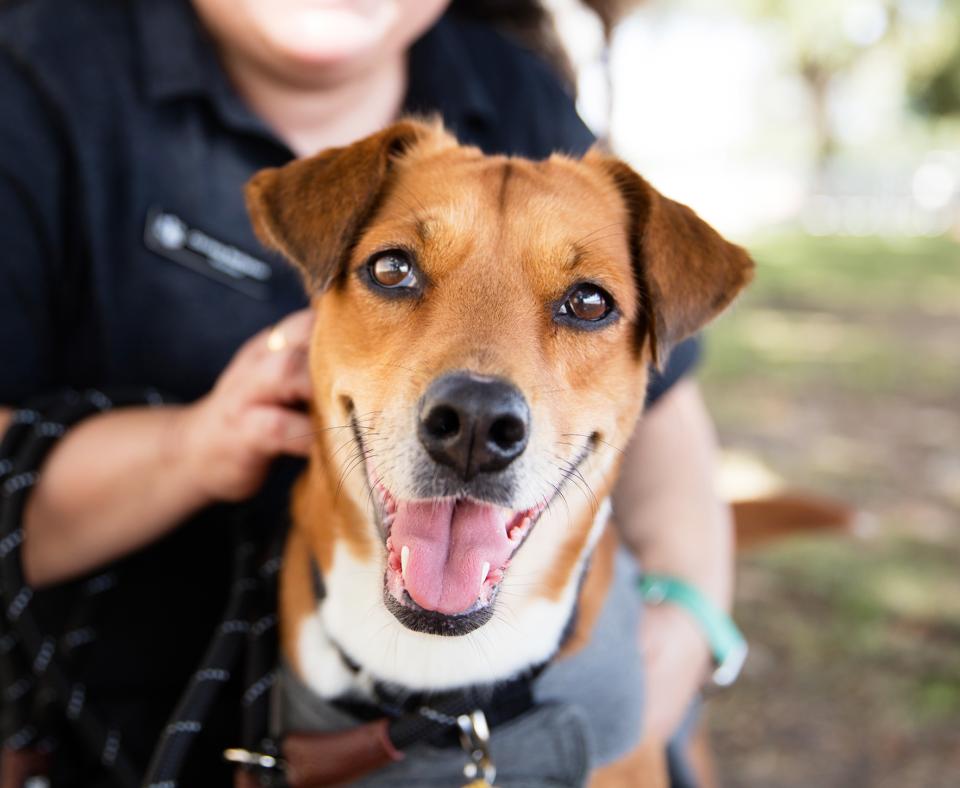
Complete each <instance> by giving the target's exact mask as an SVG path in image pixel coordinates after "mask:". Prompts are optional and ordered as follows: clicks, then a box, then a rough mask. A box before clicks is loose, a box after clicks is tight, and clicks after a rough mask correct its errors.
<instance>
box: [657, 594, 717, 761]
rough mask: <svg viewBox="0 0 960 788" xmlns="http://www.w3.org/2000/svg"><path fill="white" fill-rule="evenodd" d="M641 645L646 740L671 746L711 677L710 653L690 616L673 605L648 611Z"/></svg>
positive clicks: (659, 606) (660, 606)
mask: <svg viewBox="0 0 960 788" xmlns="http://www.w3.org/2000/svg"><path fill="white" fill-rule="evenodd" d="M640 642H641V649H642V653H643V659H644V663H645V667H646V677H647V679H646V680H647V687H646V689H647V694H646V698H645V700H644V706H645V711H644V729H643V730H644V738H645V739H653V740H656V741H660V742H667V741H669V740H670V738H671V737H672V736H673V735H674V733H676V731H677V728H678V727H679V726H680V723H681V722H683V718H684V716H685V715H686V713H687V710H688V709H689V707H690V703H691V702H692V701H693V699H694V697H695V696H696V694H697V691H698V690H699V689H700V687H701V686H702V685H703V682H704V680H705V679H706V677H707V675H708V669H709V665H710V652H709V649H708V647H707V642H706V639H705V638H704V636H703V633H702V632H701V631H700V630H699V629H698V628H697V625H696V623H695V622H694V620H693V619H692V618H691V617H690V615H689V614H688V613H687V612H686V611H685V610H682V609H681V608H679V607H677V606H675V605H670V604H663V605H656V606H648V607H647V608H646V610H645V615H644V617H643V626H642V627H641V634H640Z"/></svg>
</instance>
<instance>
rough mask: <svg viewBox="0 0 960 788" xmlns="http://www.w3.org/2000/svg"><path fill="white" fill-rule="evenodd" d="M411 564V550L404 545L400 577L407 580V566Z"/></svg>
mask: <svg viewBox="0 0 960 788" xmlns="http://www.w3.org/2000/svg"><path fill="white" fill-rule="evenodd" d="M409 564H410V548H409V547H407V546H406V545H404V546H403V547H401V548H400V576H401V577H402V578H403V579H404V580H406V579H407V566H408V565H409Z"/></svg>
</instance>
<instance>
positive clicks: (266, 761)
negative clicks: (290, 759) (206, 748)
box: [223, 747, 285, 786]
mask: <svg viewBox="0 0 960 788" xmlns="http://www.w3.org/2000/svg"><path fill="white" fill-rule="evenodd" d="M223 759H224V760H225V761H229V762H230V763H235V764H237V765H239V766H246V767H247V768H249V769H257V770H260V772H261V777H260V784H261V785H264V786H272V785H277V786H279V785H283V784H284V783H283V781H282V777H283V770H284V767H285V764H284V762H283V761H282V760H281V759H280V758H278V757H277V756H276V755H270V754H269V753H264V752H252V751H251V750H245V749H244V748H243V747H231V748H229V749H227V750H224V751H223ZM268 775H269V776H268ZM278 778H279V779H278Z"/></svg>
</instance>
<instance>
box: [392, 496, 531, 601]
mask: <svg viewBox="0 0 960 788" xmlns="http://www.w3.org/2000/svg"><path fill="white" fill-rule="evenodd" d="M511 516H512V513H511V512H509V511H508V510H506V509H501V508H499V507H497V506H491V505H490V504H484V503H476V502H474V501H456V502H454V501H453V500H443V501H409V502H400V503H398V505H397V513H396V515H395V517H394V520H393V525H392V526H391V529H390V542H391V544H392V545H393V549H394V550H396V551H398V552H402V550H403V547H406V548H407V549H408V551H409V552H408V553H407V560H406V571H405V572H404V587H405V588H406V589H407V592H408V593H409V594H410V596H411V597H412V598H413V601H414V602H416V603H417V604H418V605H420V607H422V608H425V609H427V610H436V611H437V612H439V613H443V614H445V615H448V616H449V615H455V614H457V613H464V612H466V611H467V610H469V609H470V608H471V607H473V605H474V603H475V602H476V601H477V597H479V596H480V589H481V587H482V586H483V581H484V579H485V577H486V572H485V571H484V565H485V564H486V565H488V566H487V569H498V568H500V567H501V566H503V565H504V564H505V563H506V562H507V559H508V558H509V557H510V553H511V552H512V547H513V545H512V543H511V542H510V540H509V539H508V538H507V521H508V519H509V518H510V517H511ZM481 574H483V575H484V576H483V577H481Z"/></svg>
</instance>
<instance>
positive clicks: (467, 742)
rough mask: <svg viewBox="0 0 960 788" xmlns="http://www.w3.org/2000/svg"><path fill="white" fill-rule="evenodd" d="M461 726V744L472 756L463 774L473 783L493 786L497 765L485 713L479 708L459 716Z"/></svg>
mask: <svg viewBox="0 0 960 788" xmlns="http://www.w3.org/2000/svg"><path fill="white" fill-rule="evenodd" d="M457 726H458V727H459V728H460V746H461V747H463V749H464V752H466V753H467V755H469V756H470V762H469V763H468V764H466V766H464V767H463V775H464V777H466V778H467V779H468V780H473V781H474V782H473V783H471V785H488V786H492V785H493V781H494V780H495V779H496V778H497V767H496V765H495V764H494V762H493V758H492V757H491V755H490V726H489V725H487V718H486V716H485V715H484V713H483V712H482V711H481V710H480V709H477V710H476V711H472V712H470V714H461V715H460V716H459V717H457Z"/></svg>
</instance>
